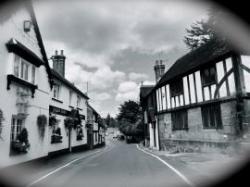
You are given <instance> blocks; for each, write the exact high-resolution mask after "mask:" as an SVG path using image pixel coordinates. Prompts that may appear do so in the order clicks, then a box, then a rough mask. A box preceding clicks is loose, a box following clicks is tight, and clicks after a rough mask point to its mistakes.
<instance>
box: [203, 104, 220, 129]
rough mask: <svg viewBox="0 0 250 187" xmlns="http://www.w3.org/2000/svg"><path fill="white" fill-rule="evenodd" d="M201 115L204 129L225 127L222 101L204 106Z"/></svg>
mask: <svg viewBox="0 0 250 187" xmlns="http://www.w3.org/2000/svg"><path fill="white" fill-rule="evenodd" d="M201 116H202V125H203V129H223V124H222V115H221V107H220V103H211V104H206V105H204V106H202V107H201Z"/></svg>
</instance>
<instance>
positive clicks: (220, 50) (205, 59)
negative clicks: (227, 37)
mask: <svg viewBox="0 0 250 187" xmlns="http://www.w3.org/2000/svg"><path fill="white" fill-rule="evenodd" d="M231 52H232V50H231V48H229V47H228V46H227V45H225V44H222V43H219V42H214V41H210V42H208V43H207V44H205V45H203V46H201V47H199V48H198V49H196V50H193V51H191V52H189V53H187V54H186V55H184V56H183V57H181V58H179V59H178V60H177V61H176V62H175V63H174V64H173V65H172V66H171V67H170V69H169V70H168V71H167V72H166V73H165V74H164V75H163V76H162V78H161V79H160V81H159V82H158V83H157V86H156V87H159V86H161V85H163V84H165V83H166V82H168V81H170V80H172V79H174V78H176V77H178V76H181V75H183V74H185V73H187V72H189V71H192V70H195V69H197V68H200V67H201V66H203V65H205V64H208V63H211V62H214V61H216V60H219V59H220V58H223V57H225V56H226V55H229V54H230V53H231Z"/></svg>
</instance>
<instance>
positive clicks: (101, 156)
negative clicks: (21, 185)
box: [30, 142, 187, 187]
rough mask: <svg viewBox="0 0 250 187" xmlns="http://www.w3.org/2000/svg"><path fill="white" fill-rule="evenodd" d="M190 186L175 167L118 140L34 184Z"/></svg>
mask: <svg viewBox="0 0 250 187" xmlns="http://www.w3.org/2000/svg"><path fill="white" fill-rule="evenodd" d="M179 185H184V186H187V183H186V182H185V181H184V180H183V179H182V178H181V177H180V176H178V175H177V174H176V173H175V172H173V170H171V169H170V168H168V167H167V166H166V165H164V164H163V163H162V162H160V161H159V160H157V159H156V158H154V157H152V156H150V155H147V154H145V153H144V152H142V151H140V150H138V149H137V146H136V144H125V143H120V142H116V143H114V144H113V145H112V146H109V147H108V148H106V149H103V150H102V151H99V152H98V153H96V154H93V155H92V156H90V157H87V158H83V159H78V160H76V161H74V162H72V163H70V164H69V165H66V166H65V167H62V168H60V169H59V170H58V171H55V172H52V173H49V175H48V176H46V175H45V177H41V178H40V179H38V180H37V181H35V183H33V184H31V185H30V186H34V187H38V186H39V187H40V186H61V187H63V186H65V187H70V186H72V187H77V186H81V187H82V186H86V187H131V186H136V187H137V186H138V187H139V186H140V187H147V186H148V187H153V186H154V187H163V186H164V187H166V186H179Z"/></svg>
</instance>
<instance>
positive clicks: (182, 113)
mask: <svg viewBox="0 0 250 187" xmlns="http://www.w3.org/2000/svg"><path fill="white" fill-rule="evenodd" d="M247 54H248V53H246V52H242V51H238V50H233V49H232V48H230V47H229V46H227V45H225V44H220V43H218V42H214V41H212V42H209V43H207V44H206V45H204V46H202V47H200V48H198V49H196V50H194V51H191V52H190V53H188V54H186V55H185V56H183V57H182V58H180V59H178V60H177V61H176V62H175V63H174V65H173V66H172V67H171V68H170V69H169V70H168V71H167V72H166V73H165V74H164V75H163V76H162V78H161V79H160V80H159V81H158V82H157V84H156V86H155V87H154V89H153V90H152V91H151V92H150V94H148V96H147V97H148V98H150V97H152V98H155V101H156V106H155V108H154V111H155V114H156V115H155V117H156V123H157V126H158V128H159V142H160V147H161V148H164V147H165V146H167V145H168V144H169V142H170V141H171V142H183V141H185V142H193V143H198V142H200V143H204V142H207V143H217V144H220V143H222V144H223V143H228V142H233V141H236V140H239V139H240V140H246V141H247V140H249V120H250V118H249V110H250V108H249V91H250V85H249V80H250V79H249V77H250V74H249V72H250V71H249V67H250V57H249V56H248V55H247Z"/></svg>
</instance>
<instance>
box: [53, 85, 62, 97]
mask: <svg viewBox="0 0 250 187" xmlns="http://www.w3.org/2000/svg"><path fill="white" fill-rule="evenodd" d="M59 92H60V86H59V85H58V84H54V86H53V98H55V99H59V96H60V95H59Z"/></svg>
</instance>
